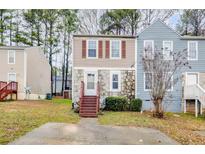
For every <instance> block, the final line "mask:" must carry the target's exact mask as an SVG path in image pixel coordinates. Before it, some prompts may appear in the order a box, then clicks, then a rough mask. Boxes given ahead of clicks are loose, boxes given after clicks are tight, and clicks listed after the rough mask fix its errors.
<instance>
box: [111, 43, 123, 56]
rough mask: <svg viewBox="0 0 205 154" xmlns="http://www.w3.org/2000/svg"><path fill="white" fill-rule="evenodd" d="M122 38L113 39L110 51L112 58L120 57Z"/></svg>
mask: <svg viewBox="0 0 205 154" xmlns="http://www.w3.org/2000/svg"><path fill="white" fill-rule="evenodd" d="M120 44H121V42H120V40H112V41H111V52H110V54H111V55H110V57H111V58H112V59H120V58H121V54H120Z"/></svg>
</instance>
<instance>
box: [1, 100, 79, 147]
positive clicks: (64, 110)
mask: <svg viewBox="0 0 205 154" xmlns="http://www.w3.org/2000/svg"><path fill="white" fill-rule="evenodd" d="M56 102H58V101H15V102H0V144H7V143H8V142H10V141H13V140H14V139H16V138H17V137H19V136H21V135H24V134H25V133H26V132H28V131H31V130H32V129H34V128H36V127H39V126H40V125H42V124H45V123H47V122H64V123H77V122H78V121H79V116H78V114H75V113H74V112H73V111H72V110H71V101H68V100H61V102H63V103H56Z"/></svg>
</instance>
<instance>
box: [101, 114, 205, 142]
mask: <svg viewBox="0 0 205 154" xmlns="http://www.w3.org/2000/svg"><path fill="white" fill-rule="evenodd" d="M178 115H179V116H175V115H174V114H172V113H166V116H165V118H164V119H157V118H153V117H152V114H151V113H143V114H141V113H136V112H105V113H104V115H103V116H100V117H99V122H100V123H101V124H108V125H120V126H123V125H124V126H137V127H148V128H156V129H158V130H160V131H162V132H164V133H165V134H167V135H168V136H170V137H171V138H173V139H175V140H176V141H178V142H179V143H181V144H205V137H204V136H202V135H199V134H198V133H196V132H195V131H201V130H205V118H204V117H201V118H195V117H194V115H190V114H178Z"/></svg>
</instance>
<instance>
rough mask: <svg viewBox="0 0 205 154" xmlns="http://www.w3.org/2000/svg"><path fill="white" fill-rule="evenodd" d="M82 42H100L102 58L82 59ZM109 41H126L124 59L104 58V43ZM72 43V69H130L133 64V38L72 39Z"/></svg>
mask: <svg viewBox="0 0 205 154" xmlns="http://www.w3.org/2000/svg"><path fill="white" fill-rule="evenodd" d="M83 40H102V58H97V59H86V58H85V59H84V58H82V41H83ZM109 40H122V41H126V58H121V59H110V58H105V52H106V46H105V42H106V41H109ZM73 41H74V42H73V66H74V67H99V68H100V67H117V68H130V67H131V66H132V65H133V64H134V63H135V39H134V38H103V37H99V38H98V37H93V38H92V37H74V39H73ZM86 52H87V51H86ZM97 52H98V50H97ZM120 52H121V51H120Z"/></svg>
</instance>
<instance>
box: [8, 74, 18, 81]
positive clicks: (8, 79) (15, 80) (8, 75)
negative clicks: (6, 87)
mask: <svg viewBox="0 0 205 154" xmlns="http://www.w3.org/2000/svg"><path fill="white" fill-rule="evenodd" d="M10 75H15V82H16V73H8V79H7V81H8V82H9V76H10Z"/></svg>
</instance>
